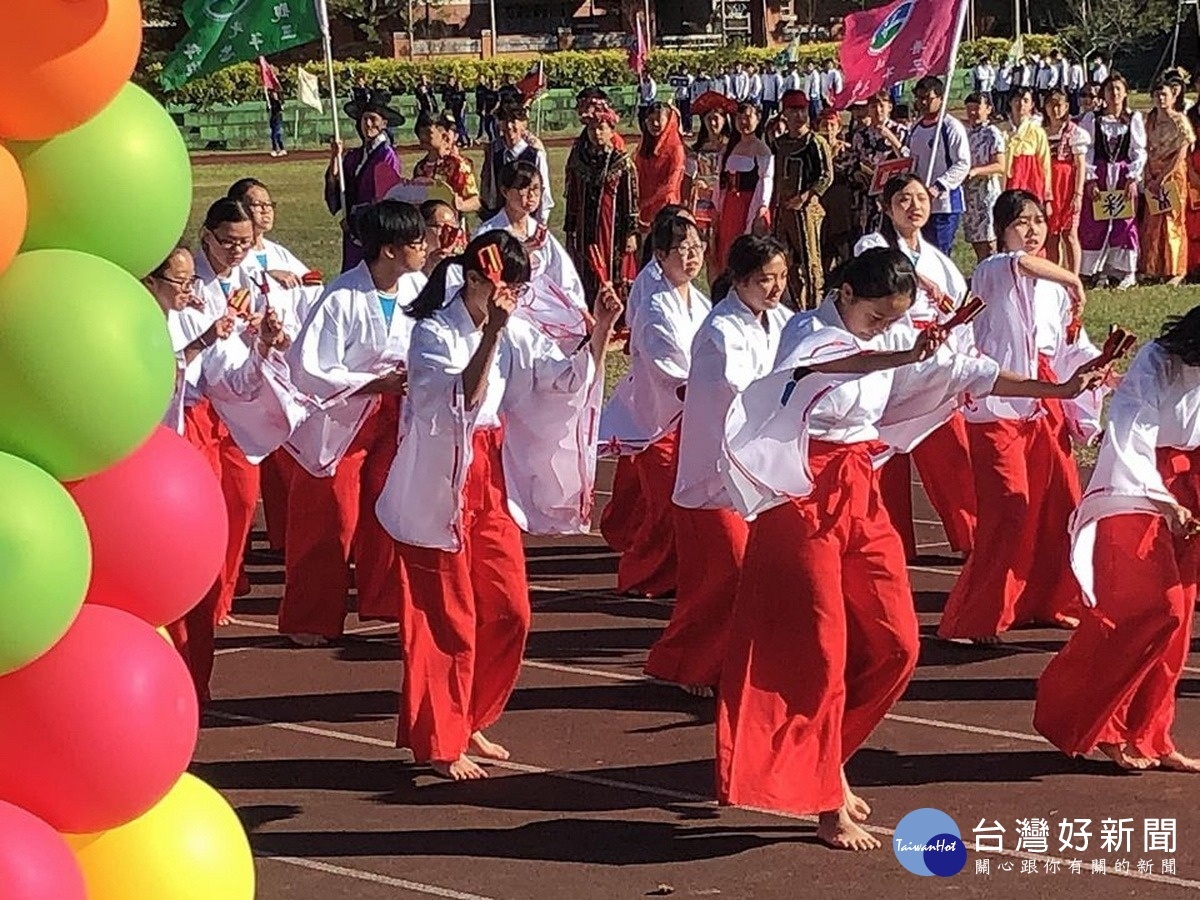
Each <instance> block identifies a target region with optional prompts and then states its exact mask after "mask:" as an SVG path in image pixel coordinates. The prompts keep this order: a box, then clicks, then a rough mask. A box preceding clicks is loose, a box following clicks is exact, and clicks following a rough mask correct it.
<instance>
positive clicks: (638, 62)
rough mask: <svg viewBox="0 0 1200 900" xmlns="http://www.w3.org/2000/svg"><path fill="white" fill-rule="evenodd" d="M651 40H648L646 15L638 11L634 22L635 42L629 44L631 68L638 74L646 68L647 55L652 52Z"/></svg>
mask: <svg viewBox="0 0 1200 900" xmlns="http://www.w3.org/2000/svg"><path fill="white" fill-rule="evenodd" d="M649 47H650V42H649V41H648V40H646V17H645V16H644V15H643V14H642V13H638V14H637V16H636V17H635V18H634V24H633V43H631V44H630V46H629V68H631V69H632V70H633V71H634V73H635V74H636V75H638V76H640V75H641V74H642V70H643V69H645V68H646V57H647V55H648V54H649V52H650V49H649Z"/></svg>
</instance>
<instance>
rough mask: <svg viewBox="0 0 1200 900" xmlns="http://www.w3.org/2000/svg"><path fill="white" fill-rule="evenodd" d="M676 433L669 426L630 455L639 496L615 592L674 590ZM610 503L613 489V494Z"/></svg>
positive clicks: (662, 594) (656, 593)
mask: <svg viewBox="0 0 1200 900" xmlns="http://www.w3.org/2000/svg"><path fill="white" fill-rule="evenodd" d="M678 449H679V429H678V428H673V429H672V430H671V431H669V432H667V434H665V435H664V436H663V437H661V438H659V439H658V440H657V441H655V442H654V443H653V444H650V445H649V446H648V447H646V449H645V450H643V451H642V452H641V453H638V454H637V455H635V456H634V457H633V463H632V465H633V471H634V474H635V475H636V476H637V489H638V492H639V493H640V495H641V503H640V511H641V515H640V517H639V518H638V520H637V522H636V524H635V527H634V531H633V535H632V541H631V544H630V546H629V547H628V548H627V549H626V550H624V551H622V553H621V559H620V562H619V563H618V564H617V593H619V594H635V595H637V596H640V597H665V596H668V595H670V594H672V593H674V592H675V579H676V577H677V576H676V568H677V563H676V559H675V518H674V513H673V510H674V508H675V504H673V503H672V502H671V497H672V495H674V493H675V474H676V472H677V470H678V458H677V456H678ZM613 493H614V499H615V494H616V489H615V487H614V490H613Z"/></svg>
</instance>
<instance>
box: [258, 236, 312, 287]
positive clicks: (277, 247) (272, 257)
mask: <svg viewBox="0 0 1200 900" xmlns="http://www.w3.org/2000/svg"><path fill="white" fill-rule="evenodd" d="M262 243H263V246H262V249H261V250H255V249H254V248H251V250H250V252H249V253H247V254H246V258H245V259H244V260H242V268H246V269H250V270H254V269H263V270H266V271H268V272H274V271H284V272H291V273H292V274H293V275H295V276H296V277H297V278H301V277H303V276H304V275H307V274H308V272H309V268H308V266H306V265H305V264H304V263H302V262H300V260H299V259H298V258H297V257H296V255H295V254H293V253H292V251H291V250H289V249H288V248H287V247H285V246H283V245H282V244H277V243H275V242H274V241H271V240H268V239H267V238H263V239H262Z"/></svg>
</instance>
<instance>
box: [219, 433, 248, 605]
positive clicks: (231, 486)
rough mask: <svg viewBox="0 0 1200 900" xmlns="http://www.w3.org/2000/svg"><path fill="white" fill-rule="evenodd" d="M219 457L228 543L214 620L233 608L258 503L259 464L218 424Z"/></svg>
mask: <svg viewBox="0 0 1200 900" xmlns="http://www.w3.org/2000/svg"><path fill="white" fill-rule="evenodd" d="M218 451H219V453H220V460H221V493H222V494H224V495H225V510H226V512H227V513H228V515H229V543H228V544H226V545H225V562H224V563H223V564H222V566H221V575H220V578H219V582H220V593H219V594H218V595H217V603H216V609H215V610H214V611H213V616H214V620H215V621H216V622H219V621H220V620H221V619H223V618H225V617H226V616H228V615H229V614H230V612H232V611H233V595H234V594H235V593H236V592H237V585H238V579H239V577H240V576H241V574H242V565H243V563H244V561H245V558H246V541H247V539H248V538H249V537H250V526H251V525H252V524H253V523H254V509H255V507H256V506H257V505H258V486H259V470H258V466H256V465H254V463H252V462H250V460H248V459H246V454H245V453H243V452H242V448H241V447H239V446H238V445H237V442H236V441H234V439H233V436H232V435H231V434H230V433H229V429H228V428H226V427H225V425H224V423H222V424H221V434H220V440H219V443H218Z"/></svg>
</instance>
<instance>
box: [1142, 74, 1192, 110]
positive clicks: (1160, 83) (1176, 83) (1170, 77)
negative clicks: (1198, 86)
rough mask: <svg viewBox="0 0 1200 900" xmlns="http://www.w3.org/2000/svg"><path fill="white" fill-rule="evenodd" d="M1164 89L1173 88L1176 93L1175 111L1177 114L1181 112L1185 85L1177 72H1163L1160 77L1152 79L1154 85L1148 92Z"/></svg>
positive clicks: (1185, 90) (1185, 91)
mask: <svg viewBox="0 0 1200 900" xmlns="http://www.w3.org/2000/svg"><path fill="white" fill-rule="evenodd" d="M1165 87H1173V88H1175V90H1176V91H1178V93H1177V94H1176V96H1175V109H1176V111H1178V112H1182V111H1183V105H1184V97H1185V95H1186V94H1187V85H1186V84H1184V81H1183V79H1182V78H1181V77H1180V76H1179V73H1178V72H1164V73H1163V74H1162V75H1159V76H1158V77H1157V78H1156V79H1154V84H1153V85H1152V86H1151V88H1150V90H1151V91H1154V92H1157V91H1160V90H1162V89H1163V88H1165Z"/></svg>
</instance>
